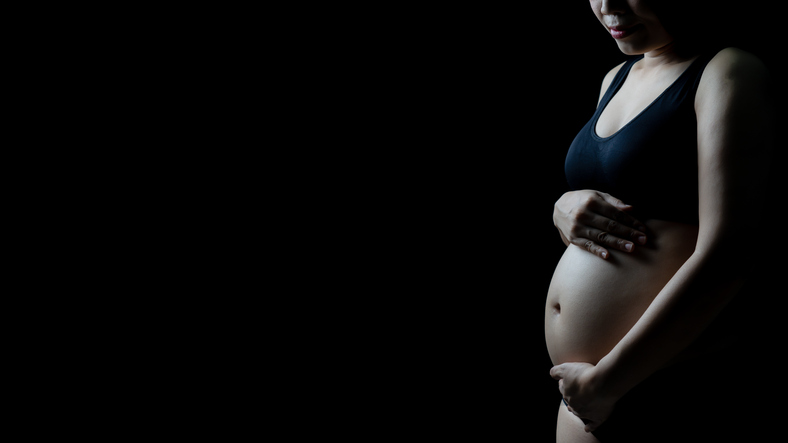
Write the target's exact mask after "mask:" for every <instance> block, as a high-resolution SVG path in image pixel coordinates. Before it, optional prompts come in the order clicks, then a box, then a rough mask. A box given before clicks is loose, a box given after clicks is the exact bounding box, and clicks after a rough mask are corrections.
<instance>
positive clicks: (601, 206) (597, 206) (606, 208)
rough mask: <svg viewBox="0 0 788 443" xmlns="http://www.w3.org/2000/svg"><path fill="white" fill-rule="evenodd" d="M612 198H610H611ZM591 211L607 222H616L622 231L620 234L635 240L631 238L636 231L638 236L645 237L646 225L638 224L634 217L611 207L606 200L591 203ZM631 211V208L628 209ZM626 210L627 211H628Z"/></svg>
mask: <svg viewBox="0 0 788 443" xmlns="http://www.w3.org/2000/svg"><path fill="white" fill-rule="evenodd" d="M611 198H612V197H611ZM590 206H591V210H592V211H594V212H596V213H597V214H599V215H603V216H605V217H607V218H608V219H609V220H612V221H614V222H617V223H618V224H619V225H620V227H621V228H622V229H623V230H622V231H621V233H624V234H626V235H627V236H629V237H630V238H633V239H636V237H632V236H631V235H632V234H631V233H632V231H638V234H639V235H643V236H645V232H646V229H647V228H646V225H644V224H643V223H641V222H640V220H638V219H636V218H635V217H633V216H631V215H629V214H627V213H626V212H624V211H623V210H621V208H619V207H616V206H615V205H611V204H610V203H609V202H608V201H607V200H605V199H601V200H595V201H594V202H592V203H591V205H590ZM629 209H631V207H629ZM629 209H627V210H629ZM606 230H607V231H611V229H606Z"/></svg>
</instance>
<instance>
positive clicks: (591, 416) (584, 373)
mask: <svg viewBox="0 0 788 443" xmlns="http://www.w3.org/2000/svg"><path fill="white" fill-rule="evenodd" d="M550 376H551V377H553V378H554V379H556V380H558V390H559V391H561V395H563V396H564V400H565V401H566V403H567V405H568V406H567V409H569V412H571V413H573V414H575V415H576V416H577V417H579V418H580V420H582V421H583V423H584V424H585V425H586V426H585V431H586V432H593V431H595V430H596V428H598V427H599V425H601V424H602V423H603V422H604V421H605V420H607V418H608V417H609V416H610V413H611V412H613V407H614V406H615V404H616V402H617V401H618V398H617V397H615V396H613V395H612V394H610V393H608V392H606V391H605V389H604V383H603V382H602V381H601V379H600V377H599V375H598V374H597V371H596V366H594V365H592V364H590V363H564V364H562V365H558V366H553V368H552V369H550Z"/></svg>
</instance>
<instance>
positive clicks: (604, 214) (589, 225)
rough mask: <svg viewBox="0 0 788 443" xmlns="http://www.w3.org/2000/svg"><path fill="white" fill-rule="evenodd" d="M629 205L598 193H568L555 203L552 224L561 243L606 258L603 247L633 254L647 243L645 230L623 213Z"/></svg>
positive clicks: (630, 207)
mask: <svg viewBox="0 0 788 443" xmlns="http://www.w3.org/2000/svg"><path fill="white" fill-rule="evenodd" d="M630 209H632V206H629V205H627V204H624V202H622V201H621V200H619V199H617V198H615V197H613V196H611V195H610V194H605V193H604V192H598V191H590V190H585V191H573V192H567V193H566V194H564V195H562V196H561V198H559V199H558V201H557V202H556V203H555V208H554V210H553V222H554V223H555V227H556V228H558V232H560V233H561V238H562V239H563V240H564V243H566V244H567V246H568V245H569V244H573V245H575V246H579V247H581V248H583V249H586V250H588V251H589V252H591V253H592V254H596V255H598V256H599V257H602V258H604V259H607V257H608V256H609V253H608V251H607V249H605V248H604V247H603V246H607V247H609V248H615V249H618V250H620V251H624V252H632V251H633V250H634V249H635V242H637V243H639V244H641V245H643V244H646V234H645V231H646V227H645V226H644V225H643V224H642V223H640V222H639V221H638V220H636V219H635V218H634V217H632V216H631V215H629V214H627V213H626V212H625V211H628V210H630Z"/></svg>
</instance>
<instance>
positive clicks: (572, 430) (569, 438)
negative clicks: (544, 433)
mask: <svg viewBox="0 0 788 443" xmlns="http://www.w3.org/2000/svg"><path fill="white" fill-rule="evenodd" d="M584 428H585V425H584V424H583V422H582V421H581V420H580V419H579V418H577V416H575V414H572V413H571V412H569V410H568V409H566V405H564V402H563V401H562V402H561V404H560V405H559V406H558V423H557V425H556V430H555V441H556V443H599V440H597V439H596V437H594V436H593V435H592V434H590V433H588V432H586V431H585V430H583V429H584Z"/></svg>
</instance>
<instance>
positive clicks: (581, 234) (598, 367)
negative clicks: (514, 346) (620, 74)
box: [545, 0, 772, 443]
mask: <svg viewBox="0 0 788 443" xmlns="http://www.w3.org/2000/svg"><path fill="white" fill-rule="evenodd" d="M590 3H591V7H592V10H593V11H594V13H595V14H596V15H597V18H598V19H599V20H600V22H601V23H602V24H603V25H605V27H606V28H607V29H612V30H611V32H614V31H615V27H616V26H621V28H622V29H628V27H631V26H633V25H634V26H637V27H638V28H637V30H638V32H635V33H633V34H632V35H631V37H627V38H623V39H619V40H616V42H617V43H618V45H619V49H621V50H622V52H624V53H626V54H631V55H634V54H644V58H643V60H641V61H639V62H638V63H636V65H635V66H633V68H632V71H631V73H630V75H629V76H628V77H627V79H626V81H625V83H624V85H623V86H622V87H621V89H620V90H619V92H618V93H617V94H616V96H614V97H613V99H612V100H611V102H610V104H609V105H608V106H607V108H606V109H605V111H604V112H603V113H602V115H601V116H600V119H599V122H598V124H597V128H596V130H597V133H598V135H600V136H606V135H610V134H612V133H615V132H616V131H618V130H619V129H620V128H621V127H622V126H624V125H625V124H626V123H627V122H628V121H629V120H631V119H632V118H633V117H634V116H636V115H638V114H639V113H640V112H641V111H642V110H643V109H644V108H645V107H646V106H648V104H649V103H651V101H653V100H654V99H655V98H656V97H657V96H658V95H659V94H660V93H661V92H662V91H663V90H664V89H666V88H667V87H668V86H670V84H671V83H672V82H673V81H674V80H675V79H676V78H678V76H679V75H680V74H681V73H682V72H683V70H684V69H686V67H687V66H689V64H690V63H691V62H692V60H693V59H694V57H693V58H689V59H688V58H683V57H681V56H679V55H678V54H677V53H676V51H675V46H674V45H675V42H673V41H672V38H671V37H670V35H668V34H667V33H666V32H665V30H664V29H663V28H661V25H660V24H659V21H658V20H657V19H656V17H655V16H654V15H653V13H651V11H650V10H649V9H648V7H647V6H646V3H645V2H644V1H642V0H618V1H608V0H591V1H590ZM619 68H620V66H619V67H616V68H614V69H613V70H611V72H610V73H609V74H608V76H607V77H606V78H605V80H604V82H603V85H602V91H603V92H604V90H606V89H607V85H609V84H610V82H611V81H612V78H613V76H614V75H615V73H616V72H617V71H618V69H619ZM767 84H768V79H767V73H766V71H765V68H764V67H763V65H762V64H761V63H760V61H759V60H757V59H756V58H755V57H753V56H751V55H750V54H747V53H745V52H743V51H740V50H736V49H725V50H723V51H721V52H720V53H718V54H717V55H716V56H715V57H714V58H713V59H712V60H711V62H709V64H708V65H707V67H706V69H705V71H704V73H703V76H702V78H701V81H700V85H699V87H698V90H697V93H696V97H695V111H696V115H697V122H698V164H699V166H698V168H699V169H698V174H699V189H698V192H699V201H700V204H699V224H698V226H691V225H683V224H679V223H672V222H667V221H662V220H635V219H633V218H632V217H631V216H629V215H628V214H627V209H628V207H627V205H626V202H620V201H618V200H617V199H616V197H615V196H610V195H607V194H604V193H600V192H599V191H596V190H584V191H575V192H570V193H567V194H565V195H564V196H563V197H561V199H559V201H558V202H557V203H556V206H555V211H554V221H555V224H556V227H557V228H558V230H559V232H560V234H561V237H562V238H563V239H564V241H565V243H567V245H568V247H567V250H566V252H565V254H564V256H563V257H562V259H561V262H560V263H559V265H558V267H557V268H556V271H555V273H554V275H553V280H552V283H551V286H550V290H549V292H548V297H547V305H546V310H545V333H546V338H547V345H548V350H549V352H550V356H551V358H552V359H553V363H554V364H555V365H556V366H555V367H553V369H552V370H551V375H552V376H553V377H554V378H555V379H556V380H558V381H559V390H560V391H561V393H562V395H563V396H564V398H565V399H566V400H567V401H568V403H569V408H566V407H564V406H562V408H563V409H560V412H559V419H558V430H557V439H558V440H557V441H558V442H559V443H561V442H569V441H574V442H577V441H589V442H593V441H595V439H594V438H593V436H591V435H590V434H586V435H587V437H588V439H583V440H580V439H579V437H577V436H578V435H581V434H583V431H585V432H590V431H593V430H594V429H596V428H597V427H598V426H599V425H600V424H602V423H603V422H604V421H605V420H606V419H607V417H608V416H609V414H610V413H611V411H612V410H613V409H614V407H615V403H616V402H617V401H618V399H619V398H621V396H623V395H624V394H625V393H626V392H628V391H629V390H630V389H631V388H632V387H634V386H635V385H637V384H638V383H640V382H641V381H643V380H644V379H646V378H647V377H649V376H650V375H651V374H653V373H654V372H655V371H657V370H658V369H660V368H662V367H664V366H666V365H668V364H670V362H671V361H672V360H673V359H675V358H676V357H677V356H679V355H680V353H681V352H682V351H683V350H685V349H686V348H687V346H689V345H690V344H691V343H692V342H693V341H694V340H695V339H696V338H697V337H698V336H699V335H700V334H701V333H702V332H703V331H704V330H705V328H706V327H707V326H708V325H709V323H710V322H711V321H712V320H713V319H714V318H715V316H716V315H717V313H719V311H720V310H721V309H722V308H723V307H724V306H725V305H726V304H727V303H728V301H730V299H731V298H732V297H733V296H734V295H735V292H736V289H737V288H738V287H739V286H740V284H741V282H742V280H743V278H745V276H746V271H747V267H748V266H747V264H748V261H747V257H746V255H745V254H742V251H744V250H745V247H746V245H745V239H743V238H742V236H740V235H737V233H738V232H747V231H748V230H749V229H752V226H751V222H752V218H751V217H749V214H750V209H749V208H751V207H752V205H753V202H752V197H753V196H757V195H761V194H762V193H761V192H760V187H761V186H762V179H763V174H762V171H763V170H764V169H765V163H766V161H767V158H768V152H769V148H770V146H771V140H770V138H769V134H770V133H771V131H770V127H771V124H772V123H771V114H770V112H769V109H770V106H769V99H768V91H767V90H766V89H765V85H767ZM688 192H694V190H688ZM611 222H614V223H611ZM601 234H604V235H601ZM641 237H644V238H641ZM589 252H591V254H589ZM595 255H596V256H595ZM644 431H645V430H644Z"/></svg>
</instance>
